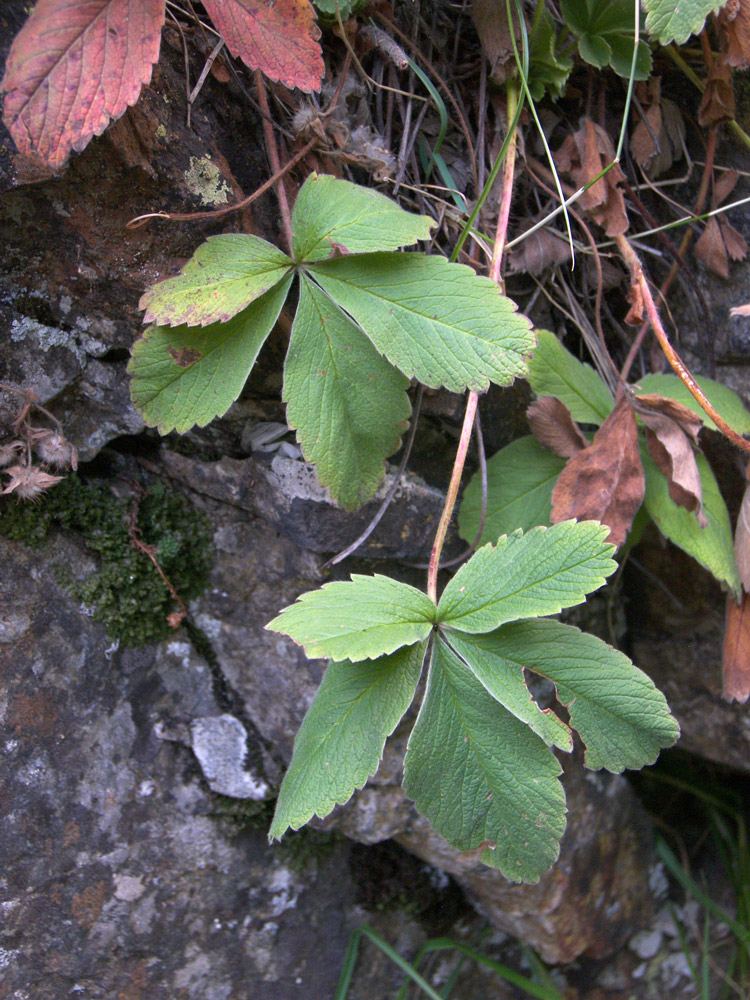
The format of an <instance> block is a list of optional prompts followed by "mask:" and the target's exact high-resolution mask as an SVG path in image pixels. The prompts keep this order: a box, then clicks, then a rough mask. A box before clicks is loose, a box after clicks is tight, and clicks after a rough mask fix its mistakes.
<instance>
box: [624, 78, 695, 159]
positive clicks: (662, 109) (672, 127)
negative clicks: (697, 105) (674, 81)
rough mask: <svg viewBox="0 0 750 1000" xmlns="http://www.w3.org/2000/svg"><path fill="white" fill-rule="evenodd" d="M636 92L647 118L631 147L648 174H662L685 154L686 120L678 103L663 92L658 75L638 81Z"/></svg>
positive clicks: (635, 135)
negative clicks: (666, 96)
mask: <svg viewBox="0 0 750 1000" xmlns="http://www.w3.org/2000/svg"><path fill="white" fill-rule="evenodd" d="M636 92H637V95H638V99H639V101H640V103H641V107H642V108H643V114H644V118H642V119H641V121H639V122H638V124H637V125H636V127H635V129H634V130H633V136H632V138H631V140H630V151H631V153H632V154H633V158H634V159H635V160H636V162H637V163H639V164H640V165H641V167H642V168H643V170H644V172H645V173H646V174H647V175H648V176H649V177H659V176H661V174H663V173H665V172H666V171H667V170H669V168H670V167H671V166H672V164H673V163H674V161H675V160H676V159H678V158H680V156H681V155H682V147H683V143H684V139H685V123H684V121H683V118H682V113H681V111H680V109H679V108H678V107H677V105H676V104H675V103H674V102H673V101H670V100H667V99H666V98H663V97H662V96H661V81H660V79H659V77H658V76H652V77H651V79H650V80H648V81H647V82H644V83H639V84H638V86H637V88H636ZM678 154H679V156H678Z"/></svg>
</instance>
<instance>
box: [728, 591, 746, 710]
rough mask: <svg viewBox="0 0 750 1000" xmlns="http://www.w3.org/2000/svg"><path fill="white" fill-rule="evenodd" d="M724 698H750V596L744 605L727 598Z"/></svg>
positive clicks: (740, 699)
mask: <svg viewBox="0 0 750 1000" xmlns="http://www.w3.org/2000/svg"><path fill="white" fill-rule="evenodd" d="M722 653H723V655H722V674H723V678H724V692H723V693H724V697H725V698H726V699H727V701H734V700H735V699H736V700H737V701H739V702H746V701H747V699H748V697H750V595H748V594H743V595H742V604H737V602H736V601H735V600H734V598H733V597H727V624H726V631H725V633H724V649H723V651H722Z"/></svg>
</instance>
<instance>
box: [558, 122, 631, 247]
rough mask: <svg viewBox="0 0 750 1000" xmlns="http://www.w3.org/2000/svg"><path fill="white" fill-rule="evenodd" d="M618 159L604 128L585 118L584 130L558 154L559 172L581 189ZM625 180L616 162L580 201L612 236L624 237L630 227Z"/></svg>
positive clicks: (567, 138) (582, 128)
mask: <svg viewBox="0 0 750 1000" xmlns="http://www.w3.org/2000/svg"><path fill="white" fill-rule="evenodd" d="M614 158H615V148H614V146H613V145H612V140H611V139H610V138H609V136H608V135H607V133H606V132H605V131H604V129H603V128H601V127H600V126H599V125H596V124H595V123H594V122H592V121H591V119H589V118H584V120H583V125H582V126H581V128H580V129H579V130H578V131H577V132H575V133H574V134H573V135H572V136H571V135H569V136H567V137H566V139H565V141H564V142H563V144H562V146H561V147H560V149H558V151H557V152H556V153H555V162H556V163H557V165H558V167H559V169H560V170H562V171H564V172H566V173H569V174H570V175H571V177H572V178H573V179H574V181H575V183H576V184H577V185H578V186H579V187H583V186H584V185H586V184H588V183H589V182H590V181H592V180H593V179H594V178H595V177H596V176H597V175H598V174H600V173H601V172H602V170H603V169H604V168H605V167H607V166H609V164H610V163H612V161H613V160H614ZM624 177H625V175H624V174H623V172H622V170H621V169H620V166H619V164H617V163H616V164H615V165H614V166H613V167H612V168H611V169H610V170H609V171H608V173H606V174H605V175H604V177H600V178H599V179H598V180H597V181H595V182H594V183H593V184H592V185H591V187H590V188H588V190H587V191H586V192H585V193H584V194H583V195H581V198H580V200H579V204H580V206H581V207H582V208H583V209H585V210H586V211H587V212H588V213H589V214H590V215H591V217H592V218H593V219H594V221H595V222H597V223H598V224H599V225H600V226H602V227H603V229H604V231H605V232H606V234H607V235H608V236H620V235H622V233H624V232H625V231H626V230H627V228H628V217H627V213H626V211H625V199H624V198H623V195H622V192H621V191H620V188H619V187H618V185H619V184H620V182H621V181H622V180H624Z"/></svg>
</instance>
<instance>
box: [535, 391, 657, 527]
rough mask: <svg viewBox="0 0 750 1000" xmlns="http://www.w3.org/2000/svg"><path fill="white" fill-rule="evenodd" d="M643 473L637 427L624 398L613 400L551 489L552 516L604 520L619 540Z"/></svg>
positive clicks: (629, 521) (638, 500) (638, 502)
mask: <svg viewBox="0 0 750 1000" xmlns="http://www.w3.org/2000/svg"><path fill="white" fill-rule="evenodd" d="M644 492H645V477H644V475H643V466H642V465H641V458H640V455H639V453H638V427H637V425H636V422H635V414H634V413H633V410H632V407H631V406H630V403H629V401H628V400H627V398H625V397H623V398H622V399H621V400H620V402H619V403H618V404H617V406H615V408H614V410H612V412H611V413H610V415H609V416H608V417H607V419H606V420H605V421H604V423H603V424H602V426H601V427H600V428H599V430H598V431H597V433H596V436H595V437H594V440H593V442H592V443H591V444H590V445H589V446H588V448H584V449H583V450H582V451H579V452H578V454H577V455H574V456H573V457H572V458H571V459H570V460H569V461H568V464H567V465H566V466H565V468H564V469H563V471H562V472H561V473H560V476H559V478H558V480H557V483H556V485H555V488H554V490H553V491H552V521H553V522H555V523H556V522H558V521H565V520H567V519H568V518H570V517H575V518H577V519H578V520H586V519H588V518H592V519H594V520H596V521H601V522H602V523H603V524H606V525H608V526H609V529H610V533H609V536H608V541H610V542H612V543H613V544H614V545H617V546H619V545H622V543H623V542H624V541H625V538H626V536H627V533H628V531H629V530H630V526H631V525H632V523H633V518H634V517H635V515H636V512H637V511H638V508H639V507H640V506H641V503H642V502H643V494H644Z"/></svg>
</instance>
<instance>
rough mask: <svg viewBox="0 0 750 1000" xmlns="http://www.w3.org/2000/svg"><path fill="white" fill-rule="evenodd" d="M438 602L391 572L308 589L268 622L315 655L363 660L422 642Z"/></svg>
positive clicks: (356, 575) (358, 576)
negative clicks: (401, 580) (390, 575)
mask: <svg viewBox="0 0 750 1000" xmlns="http://www.w3.org/2000/svg"><path fill="white" fill-rule="evenodd" d="M434 621H435V605H434V604H433V603H432V601H431V600H430V599H429V597H427V595H426V594H423V593H422V591H421V590H417V589H416V587H410V586H409V585H408V584H406V583H399V582H398V580H392V579H391V578H390V577H388V576H380V575H376V576H360V575H359V574H354V575H353V576H352V578H351V581H349V582H345V581H341V580H338V581H336V582H334V583H326V584H324V585H323V586H322V587H321V588H320V590H311V591H309V592H308V593H307V594H303V595H302V596H301V597H300V598H299V599H298V600H297V602H296V604H292V605H291V607H288V608H286V609H285V610H284V611H282V612H281V614H280V615H279V616H278V617H277V618H274V620H273V621H272V622H269V624H268V625H267V626H266V628H268V629H270V630H271V631H272V632H283V633H284V634H285V635H288V636H290V637H291V638H292V639H294V641H295V642H296V643H299V645H300V646H304V649H305V652H306V653H307V655H308V656H310V657H316V656H328V657H330V658H331V659H332V660H346V659H351V660H364V659H372V658H375V657H378V656H382V655H383V654H384V653H393V652H394V651H395V650H397V649H399V648H400V647H401V646H409V645H411V644H412V643H415V642H422V641H423V640H424V639H426V638H427V636H428V635H429V634H430V630H431V628H432V623H433V622H434Z"/></svg>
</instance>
